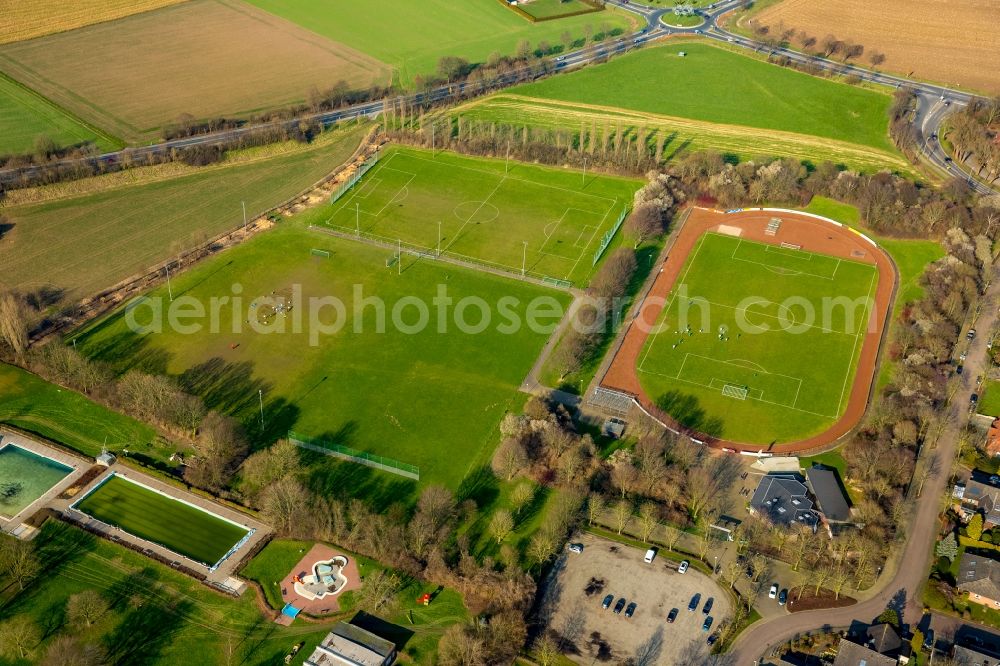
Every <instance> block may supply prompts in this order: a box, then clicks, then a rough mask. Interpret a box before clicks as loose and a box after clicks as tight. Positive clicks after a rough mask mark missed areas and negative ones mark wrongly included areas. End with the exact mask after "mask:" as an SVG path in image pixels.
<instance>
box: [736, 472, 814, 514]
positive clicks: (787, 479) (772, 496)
mask: <svg viewBox="0 0 1000 666" xmlns="http://www.w3.org/2000/svg"><path fill="white" fill-rule="evenodd" d="M750 506H751V508H752V509H753V510H755V511H758V512H760V513H761V514H762V515H764V516H766V517H768V518H769V519H770V520H771V522H773V523H775V524H777V525H791V524H793V523H799V524H802V525H806V526H808V527H814V526H815V525H816V520H817V517H816V512H815V511H813V503H812V500H811V499H809V497H808V496H807V495H806V486H805V484H804V483H802V482H801V481H799V480H798V479H796V478H795V477H793V476H778V475H774V474H768V475H767V476H765V477H764V478H762V479H761V480H760V484H758V485H757V490H756V491H755V492H754V494H753V498H751V500H750Z"/></svg>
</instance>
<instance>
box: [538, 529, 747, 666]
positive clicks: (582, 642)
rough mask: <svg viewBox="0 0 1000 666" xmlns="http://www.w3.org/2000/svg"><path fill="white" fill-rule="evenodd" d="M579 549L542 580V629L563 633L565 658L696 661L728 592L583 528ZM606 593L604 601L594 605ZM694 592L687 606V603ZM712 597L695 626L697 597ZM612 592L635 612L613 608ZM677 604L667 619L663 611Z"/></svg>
mask: <svg viewBox="0 0 1000 666" xmlns="http://www.w3.org/2000/svg"><path fill="white" fill-rule="evenodd" d="M574 541H575V542H578V543H581V544H583V552H582V553H579V554H577V553H571V552H566V553H564V555H563V556H562V557H561V558H560V560H559V562H558V563H557V565H556V567H555V570H554V572H553V574H552V575H551V576H550V578H549V579H548V580H547V581H546V586H547V587H546V590H545V597H544V599H545V600H544V602H543V606H542V612H543V614H544V615H545V617H547V619H548V626H549V628H550V629H551V630H552V631H553V632H554V633H555V634H556V635H557V636H559V637H562V638H563V641H562V643H563V647H564V649H565V650H566V652H567V653H568V656H570V657H571V658H573V659H574V660H576V661H578V662H580V663H587V664H590V663H592V662H593V661H594V660H595V659H596V660H598V661H612V662H621V661H624V660H625V659H628V658H629V657H632V658H633V659H634V661H635V663H636V664H640V665H642V666H651V665H652V664H664V665H667V664H670V665H677V664H700V663H702V661H701V660H700V659H699V657H701V656H703V655H705V654H707V653H708V651H709V646H708V644H707V643H706V640H707V638H708V636H709V635H710V634H712V633H714V632H715V630H716V629H717V628H718V627H719V625H720V624H721V623H722V622H723V621H725V620H728V619H729V618H730V617H731V614H732V613H731V611H732V609H731V608H730V603H729V597H728V596H726V594H725V591H723V590H721V589H719V588H718V586H716V584H715V583H714V582H712V581H711V580H710V579H709V578H708V577H707V576H705V575H703V574H701V573H699V572H697V571H695V570H694V569H693V568H692V569H689V570H688V572H687V573H685V574H679V573H677V570H676V567H677V564H676V563H675V562H673V561H670V560H668V559H667V558H665V557H656V558H655V559H654V560H653V562H652V563H651V564H646V563H645V562H643V556H644V554H645V551H643V550H639V549H636V548H630V547H628V546H623V545H621V544H618V543H615V542H612V541H606V540H604V539H600V538H598V537H595V536H592V535H589V534H586V535H582V536H580V537H579V538H577V539H575V540H574ZM609 594H611V595H614V601H613V602H612V603H611V607H610V608H608V609H603V608H602V607H601V603H602V601H603V600H604V598H605V597H606V596H607V595H609ZM695 594H700V595H701V598H700V601H699V603H698V608H697V610H695V611H693V612H692V611H688V604H689V602H690V601H691V598H692V597H693V596H694V595H695ZM710 597H711V598H712V599H713V602H712V609H711V613H710V614H709V615H710V616H711V617H712V619H713V622H712V626H711V630H710V631H707V632H706V631H703V630H702V624H703V622H704V621H705V618H706V615H705V614H704V613H703V612H702V610H703V607H704V606H705V602H706V601H707V600H708V599H709V598H710ZM620 598H624V599H625V600H626V603H631V602H635V603H636V609H635V614H634V615H633V616H632V617H631V618H626V617H625V613H624V612H622V613H621V614H617V615H616V614H615V613H614V607H615V604H616V603H617V602H618V600H619V599H620ZM673 608H677V609H678V612H677V619H676V621H675V622H673V623H672V624H671V623H668V622H667V614H668V613H670V611H671V609H673Z"/></svg>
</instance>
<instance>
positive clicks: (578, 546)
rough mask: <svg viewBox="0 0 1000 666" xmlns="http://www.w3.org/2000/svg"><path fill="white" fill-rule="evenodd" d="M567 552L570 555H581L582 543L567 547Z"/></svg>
mask: <svg viewBox="0 0 1000 666" xmlns="http://www.w3.org/2000/svg"><path fill="white" fill-rule="evenodd" d="M569 552H571V553H582V552H583V544H582V543H571V544H570V545H569Z"/></svg>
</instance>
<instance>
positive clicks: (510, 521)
mask: <svg viewBox="0 0 1000 666" xmlns="http://www.w3.org/2000/svg"><path fill="white" fill-rule="evenodd" d="M513 530H514V518H513V516H511V515H510V511H507V510H506V509H497V510H496V512H495V513H494V514H493V517H492V518H491V519H490V533H491V534H492V535H493V538H494V539H496V540H497V543H498V544H499V543H500V542H501V541H503V540H504V539H506V538H507V535H509V534H510V533H511V532H512V531H513Z"/></svg>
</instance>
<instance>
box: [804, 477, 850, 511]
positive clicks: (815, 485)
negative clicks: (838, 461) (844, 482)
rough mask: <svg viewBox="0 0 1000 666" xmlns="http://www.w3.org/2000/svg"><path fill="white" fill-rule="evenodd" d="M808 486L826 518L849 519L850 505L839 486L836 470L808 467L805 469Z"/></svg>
mask: <svg viewBox="0 0 1000 666" xmlns="http://www.w3.org/2000/svg"><path fill="white" fill-rule="evenodd" d="M806 477H807V478H808V479H809V487H810V488H811V489H812V492H813V495H815V496H816V503H817V504H818V505H819V509H820V511H822V512H823V515H824V516H826V517H827V520H834V521H838V522H842V521H845V520H850V518H851V507H850V506H849V505H848V503H847V498H846V497H845V496H844V491H843V490H842V489H841V487H840V480H839V479H838V478H837V472H835V471H834V470H832V469H827V468H825V467H810V468H809V469H807V470H806Z"/></svg>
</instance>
